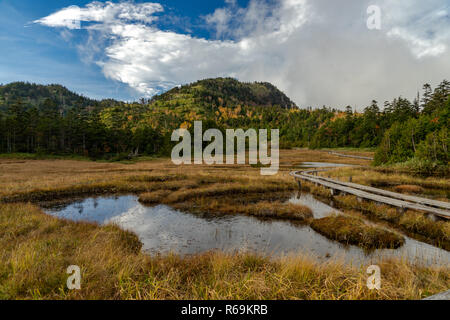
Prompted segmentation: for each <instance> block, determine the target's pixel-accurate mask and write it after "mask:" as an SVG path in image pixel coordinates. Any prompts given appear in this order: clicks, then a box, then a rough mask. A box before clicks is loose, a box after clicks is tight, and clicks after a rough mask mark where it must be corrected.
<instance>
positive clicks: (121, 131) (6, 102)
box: [0, 78, 450, 169]
mask: <svg viewBox="0 0 450 320" xmlns="http://www.w3.org/2000/svg"><path fill="white" fill-rule="evenodd" d="M41 87H42V86H41ZM41 87H39V86H37V87H36V86H35V85H29V84H28V85H27V84H23V83H19V84H15V85H14V86H13V88H14V90H11V87H8V88H9V89H8V90H6V89H5V87H3V86H1V87H0V153H42V154H63V155H67V154H76V155H82V156H88V157H91V158H93V159H99V158H105V159H111V158H123V157H128V156H129V155H130V154H134V155H138V154H139V155H168V154H170V150H171V148H172V146H173V143H172V142H171V141H170V138H171V133H172V131H173V130H174V129H176V128H179V127H186V128H188V129H189V128H191V126H192V123H193V121H196V120H201V121H204V122H205V123H206V125H205V127H214V128H219V129H222V130H225V129H226V128H243V129H247V128H255V129H261V128H267V129H270V128H279V129H280V138H281V145H282V147H285V148H289V147H309V148H338V147H353V148H361V147H364V148H376V155H375V164H377V165H381V164H394V163H400V162H406V161H410V162H412V163H413V162H414V163H416V164H420V165H422V166H425V167H427V168H428V169H429V168H433V167H435V166H447V165H448V161H449V158H448V144H449V134H448V128H449V112H450V82H448V81H446V80H444V81H442V83H441V84H439V85H438V86H437V87H436V88H434V89H433V88H431V86H430V85H428V84H426V85H424V87H423V92H422V93H421V94H418V96H417V97H416V98H415V99H414V100H413V101H409V100H408V99H405V98H402V97H399V98H396V99H394V100H393V101H391V102H384V104H383V106H381V107H380V105H379V103H378V102H377V101H372V102H371V104H370V105H369V106H367V107H366V108H365V109H364V111H363V112H355V111H353V109H352V108H351V107H350V106H349V107H347V108H346V110H345V111H340V110H337V109H333V108H327V107H322V108H319V109H312V108H307V109H299V108H297V107H296V106H295V104H293V102H292V101H291V100H289V98H287V97H286V96H285V95H284V94H283V93H282V92H281V91H279V90H278V89H276V88H275V87H274V86H272V85H270V84H267V83H253V84H248V83H247V84H245V83H244V84H242V83H240V82H238V81H236V80H232V79H222V78H220V79H208V80H203V81H199V82H197V83H194V84H190V85H186V86H183V87H181V88H174V89H173V90H170V91H169V92H166V93H164V94H163V95H160V96H156V97H154V98H153V99H151V100H144V99H143V100H141V101H140V102H135V103H124V102H119V101H114V100H103V101H95V100H90V99H87V98H84V97H81V96H78V95H74V94H72V93H70V92H68V91H65V90H64V89H65V88H63V89H61V88H62V87H58V86H56V87H55V86H53V87H51V88H50V89H49V88H47V89H45V90H47V91H45V90H44V89H42V88H41ZM30 88H32V90H31V89H30ZM49 90H50V91H49Z"/></svg>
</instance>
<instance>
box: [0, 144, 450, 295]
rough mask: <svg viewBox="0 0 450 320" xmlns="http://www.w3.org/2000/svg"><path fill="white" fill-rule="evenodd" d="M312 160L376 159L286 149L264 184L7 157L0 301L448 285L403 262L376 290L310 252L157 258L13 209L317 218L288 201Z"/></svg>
mask: <svg viewBox="0 0 450 320" xmlns="http://www.w3.org/2000/svg"><path fill="white" fill-rule="evenodd" d="M305 161H319V162H335V163H354V164H368V162H367V161H366V162H364V161H361V160H354V159H347V158H340V157H336V156H332V155H329V154H328V153H326V152H320V151H305V150H287V151H282V152H281V168H280V173H279V174H278V175H277V176H275V177H262V176H261V175H260V169H259V168H252V167H251V166H247V165H235V166H226V165H222V166H175V165H173V164H172V163H171V162H170V160H168V159H159V160H154V161H151V162H137V163H135V164H121V163H96V162H88V161H70V160H59V161H54V160H53V161H52V160H45V161H40V160H24V161H23V160H21V161H18V160H13V159H0V202H4V204H0V248H1V249H0V298H4V299H420V298H423V297H426V296H429V295H432V294H435V293H438V292H441V291H444V290H446V289H448V287H449V286H450V279H449V278H450V277H449V274H450V273H449V268H438V267H421V266H417V265H411V264H408V263H406V262H404V261H400V260H398V261H386V262H384V263H382V264H380V266H381V269H382V277H383V279H382V280H383V282H382V290H381V291H379V292H377V291H369V290H368V289H367V287H366V279H367V274H366V272H365V271H366V270H364V269H363V268H361V269H359V268H355V267H351V266H349V265H346V264H345V263H337V262H336V263H334V262H333V263H331V262H330V263H325V264H324V263H319V262H317V261H314V260H312V259H311V258H308V257H302V256H297V257H286V258H276V259H270V258H267V257H260V256H257V255H253V254H247V253H241V254H236V255H229V254H224V253H220V252H213V253H205V254H201V255H195V256H192V257H179V256H174V255H169V256H161V257H150V256H148V255H146V254H144V253H142V252H141V250H140V248H141V243H140V242H139V241H138V239H137V237H136V236H135V235H134V234H132V233H129V232H125V231H123V230H121V229H119V228H118V227H115V226H102V227H100V226H97V225H94V224H88V223H75V222H70V221H64V220H59V219H56V218H53V217H50V216H48V215H45V214H44V213H43V212H41V211H40V209H39V208H38V207H36V206H35V205H32V204H23V203H22V204H21V203H11V204H8V203H9V202H14V201H21V202H28V201H30V202H38V201H48V200H56V199H62V200H64V199H67V198H71V197H74V196H92V195H100V194H110V193H115V194H117V193H135V194H141V196H140V198H141V201H144V202H147V203H150V204H156V203H169V204H170V205H171V206H174V207H176V208H183V209H186V210H188V208H189V207H191V208H192V207H193V205H195V206H196V207H197V208H198V209H199V210H203V211H206V212H208V211H211V212H215V213H221V214H252V215H256V216H261V217H278V218H280V217H281V218H288V219H292V220H295V219H297V220H299V221H300V223H309V222H310V220H311V212H310V210H309V208H307V207H304V206H295V205H287V204H285V202H283V201H280V199H283V198H284V197H286V195H288V194H289V192H291V191H292V190H294V189H295V188H296V184H295V183H294V180H293V179H292V177H290V176H289V171H290V170H291V169H292V167H294V166H295V165H297V164H298V163H300V162H305ZM408 183H410V182H408ZM404 184H407V183H404ZM413 184H416V183H413ZM418 185H420V184H418ZM418 219H419V218H418ZM419 220H420V219H419ZM419 220H417V221H419ZM417 221H416V220H407V221H403V222H402V223H403V224H404V225H406V224H407V223H410V225H408V228H410V229H420V227H421V226H422V225H423V222H421V221H419V222H417ZM437 232H438V231H437ZM73 264H75V265H79V266H80V267H81V270H82V290H81V291H68V290H67V288H66V279H67V276H68V275H67V274H66V269H67V267H68V266H69V265H73Z"/></svg>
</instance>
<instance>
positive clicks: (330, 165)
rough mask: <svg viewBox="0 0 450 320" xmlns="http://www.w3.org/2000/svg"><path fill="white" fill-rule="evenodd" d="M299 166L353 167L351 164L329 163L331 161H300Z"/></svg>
mask: <svg viewBox="0 0 450 320" xmlns="http://www.w3.org/2000/svg"><path fill="white" fill-rule="evenodd" d="M298 167H300V168H340V167H354V165H352V164H344V163H331V162H302V163H300V164H299V165H298Z"/></svg>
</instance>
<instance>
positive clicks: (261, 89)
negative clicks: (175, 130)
mask: <svg viewBox="0 0 450 320" xmlns="http://www.w3.org/2000/svg"><path fill="white" fill-rule="evenodd" d="M158 102H159V103H163V104H167V103H170V104H173V105H176V106H179V105H184V106H191V107H196V108H198V107H204V108H206V109H209V108H212V109H214V108H216V107H231V108H233V107H237V106H244V105H245V106H252V107H254V106H270V107H272V106H279V107H281V108H283V109H291V108H297V106H296V104H295V103H294V102H292V101H291V99H289V98H288V97H287V96H286V95H285V94H284V93H283V92H281V91H280V90H278V89H277V88H276V87H275V86H274V85H272V84H270V83H267V82H254V83H245V82H239V81H238V80H236V79H232V78H217V79H206V80H201V81H198V82H196V83H193V84H189V85H185V86H181V87H179V88H178V87H177V88H174V89H172V90H170V91H168V92H166V93H164V94H162V95H159V96H155V97H154V98H153V99H152V100H151V103H154V104H158Z"/></svg>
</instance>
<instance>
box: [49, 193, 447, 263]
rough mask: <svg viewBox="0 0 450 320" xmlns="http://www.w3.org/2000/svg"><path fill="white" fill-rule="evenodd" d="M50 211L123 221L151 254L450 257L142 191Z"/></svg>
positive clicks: (315, 206)
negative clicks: (154, 201) (203, 208)
mask: <svg viewBox="0 0 450 320" xmlns="http://www.w3.org/2000/svg"><path fill="white" fill-rule="evenodd" d="M290 201H291V202H297V203H303V204H305V205H307V206H309V207H310V208H311V209H312V210H313V212H314V215H315V218H321V217H324V216H326V215H328V214H330V213H332V212H336V210H334V209H333V208H332V207H329V206H328V205H326V204H324V203H322V202H320V201H318V200H316V199H315V198H314V197H313V196H312V195H310V194H302V195H295V196H293V198H292V199H291V200H290ZM46 211H47V213H49V214H51V215H54V216H57V217H59V218H64V219H69V220H73V221H90V222H96V223H99V224H108V223H114V224H117V225H119V226H120V227H122V228H124V229H127V230H130V231H133V232H134V233H136V234H137V235H138V236H139V238H140V240H141V241H142V243H143V249H144V250H145V251H146V252H148V253H149V254H157V253H161V254H166V253H169V252H173V253H177V254H181V255H189V254H196V253H201V252H205V251H209V250H222V251H226V252H235V251H239V252H242V251H250V252H256V253H259V254H265V255H273V256H280V255H288V254H295V253H302V254H305V255H309V256H312V257H315V258H317V259H319V260H328V259H343V260H345V261H346V262H348V263H353V264H368V263H376V262H377V261H380V260H381V259H384V258H389V257H404V258H405V259H408V260H410V261H420V262H422V263H424V264H439V265H448V264H449V262H450V254H449V253H448V252H447V251H445V250H441V249H438V248H436V247H433V246H430V245H427V244H424V243H421V242H418V241H416V240H413V239H409V238H407V240H406V244H405V245H404V246H403V247H402V248H400V249H397V250H387V249H384V250H376V251H373V252H371V253H367V252H364V251H363V250H362V249H360V248H358V247H355V246H344V245H341V244H340V243H337V242H334V241H330V240H328V239H327V238H325V237H323V236H321V235H319V234H318V233H316V232H315V231H314V230H312V229H311V228H310V227H308V226H302V225H298V224H295V223H292V222H289V221H281V220H261V219H258V218H254V217H250V216H243V215H232V216H231V215H230V216H223V215H221V216H216V215H193V214H189V213H184V212H181V211H178V210H174V209H172V208H170V207H168V206H164V205H159V206H155V207H147V206H144V205H142V204H141V203H139V201H138V198H137V197H136V196H112V197H100V198H89V199H84V200H80V201H77V202H74V203H71V204H68V205H62V206H59V207H54V208H51V209H47V210H46Z"/></svg>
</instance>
